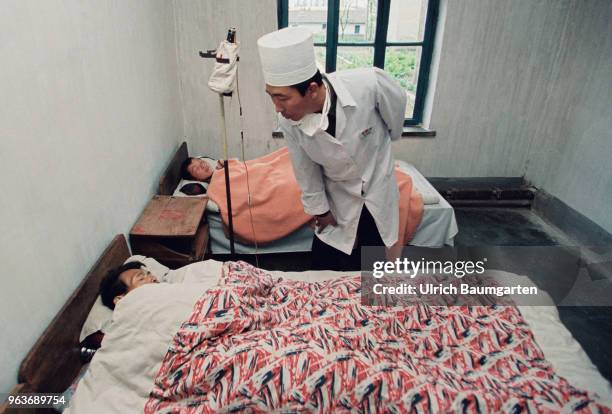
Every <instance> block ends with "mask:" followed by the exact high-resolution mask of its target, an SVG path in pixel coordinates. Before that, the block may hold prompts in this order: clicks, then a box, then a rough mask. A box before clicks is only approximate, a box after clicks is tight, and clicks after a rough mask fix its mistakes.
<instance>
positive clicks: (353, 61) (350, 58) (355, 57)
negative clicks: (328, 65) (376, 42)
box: [336, 46, 374, 70]
mask: <svg viewBox="0 0 612 414" xmlns="http://www.w3.org/2000/svg"><path fill="white" fill-rule="evenodd" d="M373 64H374V48H373V47H368V46H366V47H355V46H338V59H337V60H336V70H344V69H354V68H368V67H372V65H373Z"/></svg>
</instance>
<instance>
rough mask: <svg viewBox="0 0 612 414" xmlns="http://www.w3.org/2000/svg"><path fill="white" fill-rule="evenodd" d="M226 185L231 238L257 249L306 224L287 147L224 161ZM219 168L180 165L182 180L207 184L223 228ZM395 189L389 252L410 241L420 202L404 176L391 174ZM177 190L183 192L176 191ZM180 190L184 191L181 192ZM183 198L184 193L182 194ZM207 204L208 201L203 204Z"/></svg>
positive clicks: (195, 162)
mask: <svg viewBox="0 0 612 414" xmlns="http://www.w3.org/2000/svg"><path fill="white" fill-rule="evenodd" d="M228 165H229V177H230V182H231V184H232V190H231V191H232V218H233V229H234V235H235V238H236V240H238V241H239V242H241V243H243V244H254V243H257V244H259V245H263V244H266V243H270V242H273V241H275V240H279V239H281V238H283V237H285V236H287V235H289V234H291V233H292V232H294V231H296V230H298V229H299V228H300V227H302V226H304V225H306V224H308V223H309V222H311V220H312V217H311V216H309V215H308V214H306V213H305V212H304V208H303V206H302V203H301V201H300V197H301V190H300V187H299V185H298V183H297V180H296V179H295V175H294V172H293V167H292V164H291V160H290V157H289V153H288V150H287V148H281V149H279V150H277V151H274V152H272V153H270V154H267V155H264V156H262V157H259V158H256V159H253V160H248V161H246V162H242V161H239V160H229V164H228ZM222 169H223V165H222V164H221V163H220V162H217V164H216V166H214V164H212V163H210V162H208V161H207V160H205V159H201V158H188V159H186V160H185V161H184V162H183V164H182V167H181V175H182V177H183V179H191V180H193V179H195V180H199V181H209V182H210V184H209V186H208V188H207V195H208V198H209V200H210V201H213V202H214V203H215V205H217V206H218V208H219V210H220V214H221V218H222V221H223V224H224V225H227V223H228V221H229V218H228V208H227V197H226V187H225V179H224V175H223V173H222ZM396 177H397V182H398V187H399V190H400V194H401V195H400V226H399V227H400V228H399V234H398V242H397V244H396V246H394V248H395V249H400V248H401V247H402V246H403V245H406V244H408V242H409V241H410V240H411V239H412V236H413V235H414V233H415V231H416V228H417V227H418V225H419V223H420V221H421V218H422V215H423V200H422V198H421V196H420V194H419V193H418V191H416V190H415V189H414V188H413V185H412V179H411V177H410V176H409V175H407V174H404V173H402V172H401V171H400V170H399V169H398V170H397V171H396ZM181 191H183V189H182V188H181ZM183 192H184V191H183ZM186 194H187V193H186ZM209 204H210V202H209Z"/></svg>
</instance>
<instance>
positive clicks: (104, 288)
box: [100, 262, 157, 309]
mask: <svg viewBox="0 0 612 414" xmlns="http://www.w3.org/2000/svg"><path fill="white" fill-rule="evenodd" d="M149 283H157V279H156V278H155V276H153V275H152V274H151V272H149V271H148V270H147V269H146V267H145V265H144V264H142V263H141V262H128V263H125V264H122V265H121V266H119V267H117V268H115V269H112V270H110V271H109V272H108V274H107V275H106V277H104V279H103V280H102V283H100V296H101V297H102V303H103V304H104V305H106V306H108V307H109V308H111V309H115V305H116V304H117V302H119V301H120V300H121V299H122V298H123V297H124V296H125V295H127V294H128V293H130V292H131V291H132V290H134V289H136V288H137V287H140V286H142V285H146V284H149Z"/></svg>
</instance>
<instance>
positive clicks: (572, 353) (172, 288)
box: [68, 260, 612, 414]
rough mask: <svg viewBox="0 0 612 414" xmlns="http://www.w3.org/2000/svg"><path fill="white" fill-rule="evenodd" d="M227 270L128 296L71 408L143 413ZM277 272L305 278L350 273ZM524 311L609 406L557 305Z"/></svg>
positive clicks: (195, 270)
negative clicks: (176, 343)
mask: <svg viewBox="0 0 612 414" xmlns="http://www.w3.org/2000/svg"><path fill="white" fill-rule="evenodd" d="M221 267H222V263H221V262H217V261H214V260H208V261H205V262H199V263H195V264H192V265H189V266H186V267H184V268H182V269H179V270H176V271H174V274H173V275H172V278H173V279H174V281H175V282H177V283H172V284H152V285H145V286H143V287H140V288H138V289H136V290H135V291H133V292H131V293H130V294H129V295H127V296H126V297H125V298H124V299H122V300H121V302H120V303H119V304H118V305H117V308H116V310H115V315H114V318H113V325H112V326H111V328H110V329H109V332H108V333H107V335H106V337H105V339H104V341H103V343H102V348H100V350H99V351H98V352H97V353H96V354H95V356H94V358H93V360H92V362H91V364H90V367H89V369H88V371H87V373H86V374H85V376H84V378H83V380H82V381H81V383H80V384H79V386H78V388H77V391H76V394H75V396H74V398H73V400H72V402H71V406H70V407H69V409H68V412H69V413H87V414H90V413H93V414H95V413H100V412H104V413H131V412H143V407H144V405H145V403H146V401H147V399H148V397H149V392H150V390H151V388H152V385H153V380H154V378H155V376H156V374H157V371H158V370H159V368H160V366H161V362H162V359H163V358H164V356H165V354H166V351H167V350H168V346H169V344H170V343H171V341H172V338H173V336H174V334H175V333H176V331H177V329H178V327H179V326H180V324H181V323H182V322H183V321H184V320H185V319H187V318H188V317H189V315H190V314H191V312H192V309H193V305H194V304H195V302H196V301H197V300H198V299H199V297H200V296H201V295H202V294H203V292H205V291H206V290H207V289H209V288H211V287H213V286H214V285H215V284H216V282H217V278H218V275H219V274H220V272H221ZM270 273H273V274H274V275H275V276H281V277H283V278H287V279H294V280H304V281H321V280H324V279H329V278H335V277H339V276H342V275H346V274H347V272H330V271H309V272H270ZM506 276H507V275H506ZM515 276H516V275H515ZM171 280H172V279H171ZM519 310H520V311H521V313H522V315H523V318H524V319H525V320H526V322H527V323H528V324H529V325H530V327H531V330H532V332H533V334H534V337H535V339H536V341H537V343H538V345H539V346H540V348H541V349H542V351H543V352H544V356H545V358H546V359H547V360H548V361H549V362H550V363H551V364H552V365H553V367H554V369H555V371H556V372H557V374H559V375H561V376H562V377H564V378H566V379H567V380H568V381H569V382H570V383H571V384H572V385H574V386H576V387H579V388H583V389H586V390H589V391H592V392H595V393H597V394H598V395H599V397H600V399H601V401H602V402H603V403H605V404H608V405H610V404H612V391H611V388H610V384H609V383H608V382H607V381H606V380H605V379H604V378H603V377H602V376H601V374H600V373H599V372H598V371H597V369H596V368H595V367H594V365H593V364H592V363H591V361H590V360H589V358H588V356H587V355H586V353H585V352H584V350H583V349H582V348H581V347H580V345H579V344H578V343H577V342H576V341H575V339H574V338H573V337H572V335H571V334H570V333H569V331H568V330H567V329H566V328H565V326H564V325H563V324H562V323H561V321H560V320H559V316H558V313H557V310H556V308H555V307H554V306H537V307H524V306H522V307H519Z"/></svg>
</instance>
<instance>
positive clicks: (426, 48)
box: [277, 0, 439, 125]
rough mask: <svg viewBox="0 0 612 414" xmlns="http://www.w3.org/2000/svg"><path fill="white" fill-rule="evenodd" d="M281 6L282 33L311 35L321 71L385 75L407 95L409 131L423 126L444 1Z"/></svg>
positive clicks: (296, 0) (344, 0)
mask: <svg viewBox="0 0 612 414" xmlns="http://www.w3.org/2000/svg"><path fill="white" fill-rule="evenodd" d="M277 2H278V25H279V27H287V26H303V27H307V28H308V29H310V30H312V32H313V38H314V42H315V54H316V57H317V63H318V64H319V66H320V68H321V69H323V68H324V71H325V72H327V73H331V72H334V71H335V70H342V69H350V68H358V67H366V66H376V67H379V68H382V69H385V70H386V71H387V72H388V73H390V74H391V75H392V76H393V77H395V79H396V80H397V81H398V82H399V83H400V85H401V86H402V88H404V90H405V91H406V92H407V94H408V105H407V106H406V121H405V125H417V124H420V123H421V121H422V118H423V107H424V101H425V95H426V92H427V84H428V80H429V67H430V63H431V55H432V51H433V41H434V34H435V33H434V32H435V25H436V20H437V15H438V5H439V0H325V1H317V2H316V3H314V4H316V7H313V6H311V5H309V6H306V5H303V4H302V2H301V1H300V0H277Z"/></svg>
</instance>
